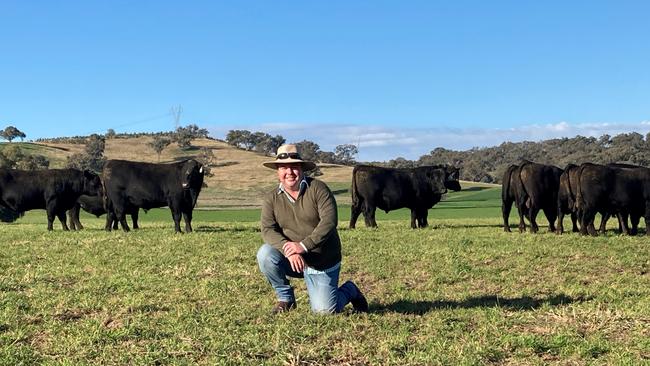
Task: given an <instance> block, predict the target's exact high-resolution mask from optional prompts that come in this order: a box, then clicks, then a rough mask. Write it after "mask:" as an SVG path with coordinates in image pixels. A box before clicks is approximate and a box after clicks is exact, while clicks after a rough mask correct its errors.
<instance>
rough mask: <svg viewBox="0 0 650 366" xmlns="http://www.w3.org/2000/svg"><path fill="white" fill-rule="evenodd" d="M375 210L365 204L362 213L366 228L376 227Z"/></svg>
mask: <svg viewBox="0 0 650 366" xmlns="http://www.w3.org/2000/svg"><path fill="white" fill-rule="evenodd" d="M375 210H377V208H376V207H374V206H371V205H369V204H367V203H366V207H365V209H364V212H363V217H364V219H365V221H366V227H377V221H375Z"/></svg>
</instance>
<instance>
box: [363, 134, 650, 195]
mask: <svg viewBox="0 0 650 366" xmlns="http://www.w3.org/2000/svg"><path fill="white" fill-rule="evenodd" d="M524 159H526V160H530V161H534V162H538V163H542V164H549V165H555V166H558V167H560V168H564V167H565V166H566V165H567V164H569V163H573V164H582V163H586V162H591V163H596V164H608V163H628V164H635V165H641V166H649V167H650V133H648V134H646V135H645V137H644V136H643V135H641V134H639V133H637V132H631V133H622V134H619V135H616V136H613V137H612V136H610V135H607V134H605V135H602V136H600V137H598V138H596V137H585V136H576V137H572V138H567V137H564V138H558V139H550V140H544V141H539V142H532V141H524V142H504V143H502V144H500V145H498V146H493V147H483V148H478V147H475V148H472V149H469V150H465V151H456V150H450V149H445V148H441V147H438V148H435V149H433V150H432V151H431V152H430V153H428V154H426V155H422V156H421V157H420V158H419V159H418V160H408V159H404V158H401V157H400V158H396V159H392V160H390V161H388V162H375V164H377V165H383V166H388V167H399V168H406V167H415V166H421V165H432V164H452V165H455V166H459V167H461V179H463V180H468V181H475V182H486V183H501V180H502V178H503V173H504V172H505V170H506V169H507V168H508V166H509V165H511V164H518V163H520V162H521V161H522V160H524Z"/></svg>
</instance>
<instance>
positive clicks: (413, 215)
mask: <svg viewBox="0 0 650 366" xmlns="http://www.w3.org/2000/svg"><path fill="white" fill-rule="evenodd" d="M417 221H418V211H417V210H416V209H414V208H412V209H411V229H417V227H418V226H417Z"/></svg>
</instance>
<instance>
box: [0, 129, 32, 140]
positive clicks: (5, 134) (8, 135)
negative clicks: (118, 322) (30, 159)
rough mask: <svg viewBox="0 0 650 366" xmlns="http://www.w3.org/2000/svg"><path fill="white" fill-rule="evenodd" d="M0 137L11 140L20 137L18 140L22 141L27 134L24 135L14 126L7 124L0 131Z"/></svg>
mask: <svg viewBox="0 0 650 366" xmlns="http://www.w3.org/2000/svg"><path fill="white" fill-rule="evenodd" d="M0 137H1V138H3V139H5V140H7V141H9V142H11V141H12V140H13V139H15V138H16V137H20V141H23V139H24V138H25V137H27V135H25V133H24V132H22V131H21V130H19V129H17V128H16V127H14V126H7V127H5V129H4V130H3V131H1V132H0Z"/></svg>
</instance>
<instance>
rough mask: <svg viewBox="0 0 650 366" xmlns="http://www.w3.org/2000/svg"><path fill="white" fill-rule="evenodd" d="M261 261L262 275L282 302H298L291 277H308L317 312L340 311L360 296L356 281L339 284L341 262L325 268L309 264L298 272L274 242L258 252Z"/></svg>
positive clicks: (308, 291) (263, 246)
mask: <svg viewBox="0 0 650 366" xmlns="http://www.w3.org/2000/svg"><path fill="white" fill-rule="evenodd" d="M257 263H258V265H259V266H260V271H262V274H264V276H265V277H266V279H267V280H268V281H269V283H270V284H271V286H273V289H274V290H275V293H276V295H277V298H278V301H286V302H292V301H295V297H294V294H293V287H291V285H290V284H289V279H288V278H287V277H295V278H301V277H302V278H304V279H305V284H306V285H307V293H308V294H309V303H310V305H311V310H312V311H313V312H317V313H338V312H340V311H341V310H343V307H344V306H345V305H346V304H347V303H349V302H350V300H351V299H354V298H356V297H358V296H359V289H358V288H357V286H356V285H355V284H354V283H352V281H347V282H346V283H344V284H343V285H341V287H338V283H339V272H340V270H341V262H339V263H337V264H336V265H334V266H333V267H330V268H328V269H326V270H324V271H319V270H316V269H313V268H311V267H305V271H304V273H298V272H295V271H293V270H292V269H291V265H290V264H289V260H288V259H287V258H286V257H285V256H284V254H282V253H281V252H280V251H279V250H277V249H275V248H274V247H272V246H271V245H269V244H264V245H262V246H261V247H260V249H259V250H258V251H257Z"/></svg>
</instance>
